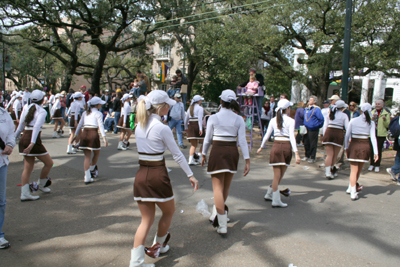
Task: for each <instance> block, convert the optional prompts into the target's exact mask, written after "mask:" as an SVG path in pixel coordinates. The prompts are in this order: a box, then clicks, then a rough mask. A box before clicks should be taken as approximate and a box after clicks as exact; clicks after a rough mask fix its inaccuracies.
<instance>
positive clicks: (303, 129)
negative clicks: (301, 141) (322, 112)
mask: <svg viewBox="0 0 400 267" xmlns="http://www.w3.org/2000/svg"><path fill="white" fill-rule="evenodd" d="M300 134H301V135H305V134H307V128H306V126H304V125H300Z"/></svg>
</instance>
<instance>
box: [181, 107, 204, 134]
mask: <svg viewBox="0 0 400 267" xmlns="http://www.w3.org/2000/svg"><path fill="white" fill-rule="evenodd" d="M203 114H204V109H203V107H202V106H200V105H199V104H197V103H196V104H194V109H193V116H192V115H190V107H189V109H188V110H187V112H186V117H185V129H187V128H188V126H189V119H197V120H198V123H199V130H200V131H203Z"/></svg>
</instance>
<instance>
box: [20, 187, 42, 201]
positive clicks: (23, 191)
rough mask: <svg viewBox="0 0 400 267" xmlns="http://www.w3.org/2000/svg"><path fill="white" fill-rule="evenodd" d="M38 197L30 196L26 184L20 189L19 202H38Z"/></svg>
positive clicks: (29, 190)
mask: <svg viewBox="0 0 400 267" xmlns="http://www.w3.org/2000/svg"><path fill="white" fill-rule="evenodd" d="M39 198H40V197H39V196H33V195H32V194H31V189H30V188H29V184H26V185H24V186H22V187H21V201H31V200H38V199H39Z"/></svg>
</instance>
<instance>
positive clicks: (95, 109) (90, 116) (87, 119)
mask: <svg viewBox="0 0 400 267" xmlns="http://www.w3.org/2000/svg"><path fill="white" fill-rule="evenodd" d="M105 103H106V102H105V101H103V100H101V99H100V97H97V96H95V97H93V98H92V99H90V100H89V101H88V102H87V111H85V112H83V114H82V118H81V120H80V121H79V124H78V126H77V128H76V131H75V136H74V138H73V139H72V142H73V141H75V139H76V138H77V134H78V133H80V130H81V129H82V127H83V131H82V132H81V133H80V142H79V149H82V150H83V153H84V154H85V160H84V162H83V167H84V170H85V177H84V182H85V184H86V185H87V184H90V183H93V182H94V180H93V178H92V177H94V178H96V177H97V175H98V173H99V172H98V168H97V165H96V164H97V160H98V159H99V156H100V137H99V133H98V129H100V133H101V136H102V137H103V142H104V146H105V147H107V146H108V142H107V139H106V133H105V132H104V124H103V114H101V112H100V111H99V109H100V108H101V106H102V105H104V104H105ZM92 151H93V158H92Z"/></svg>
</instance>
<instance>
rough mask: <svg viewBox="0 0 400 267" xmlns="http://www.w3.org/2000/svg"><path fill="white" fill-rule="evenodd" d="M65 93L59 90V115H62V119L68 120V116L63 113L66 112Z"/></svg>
mask: <svg viewBox="0 0 400 267" xmlns="http://www.w3.org/2000/svg"><path fill="white" fill-rule="evenodd" d="M66 95H67V93H66V92H65V91H62V92H61V97H60V104H61V108H60V110H61V116H62V117H63V119H64V121H68V117H66V116H65V115H66V114H67V98H66Z"/></svg>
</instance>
